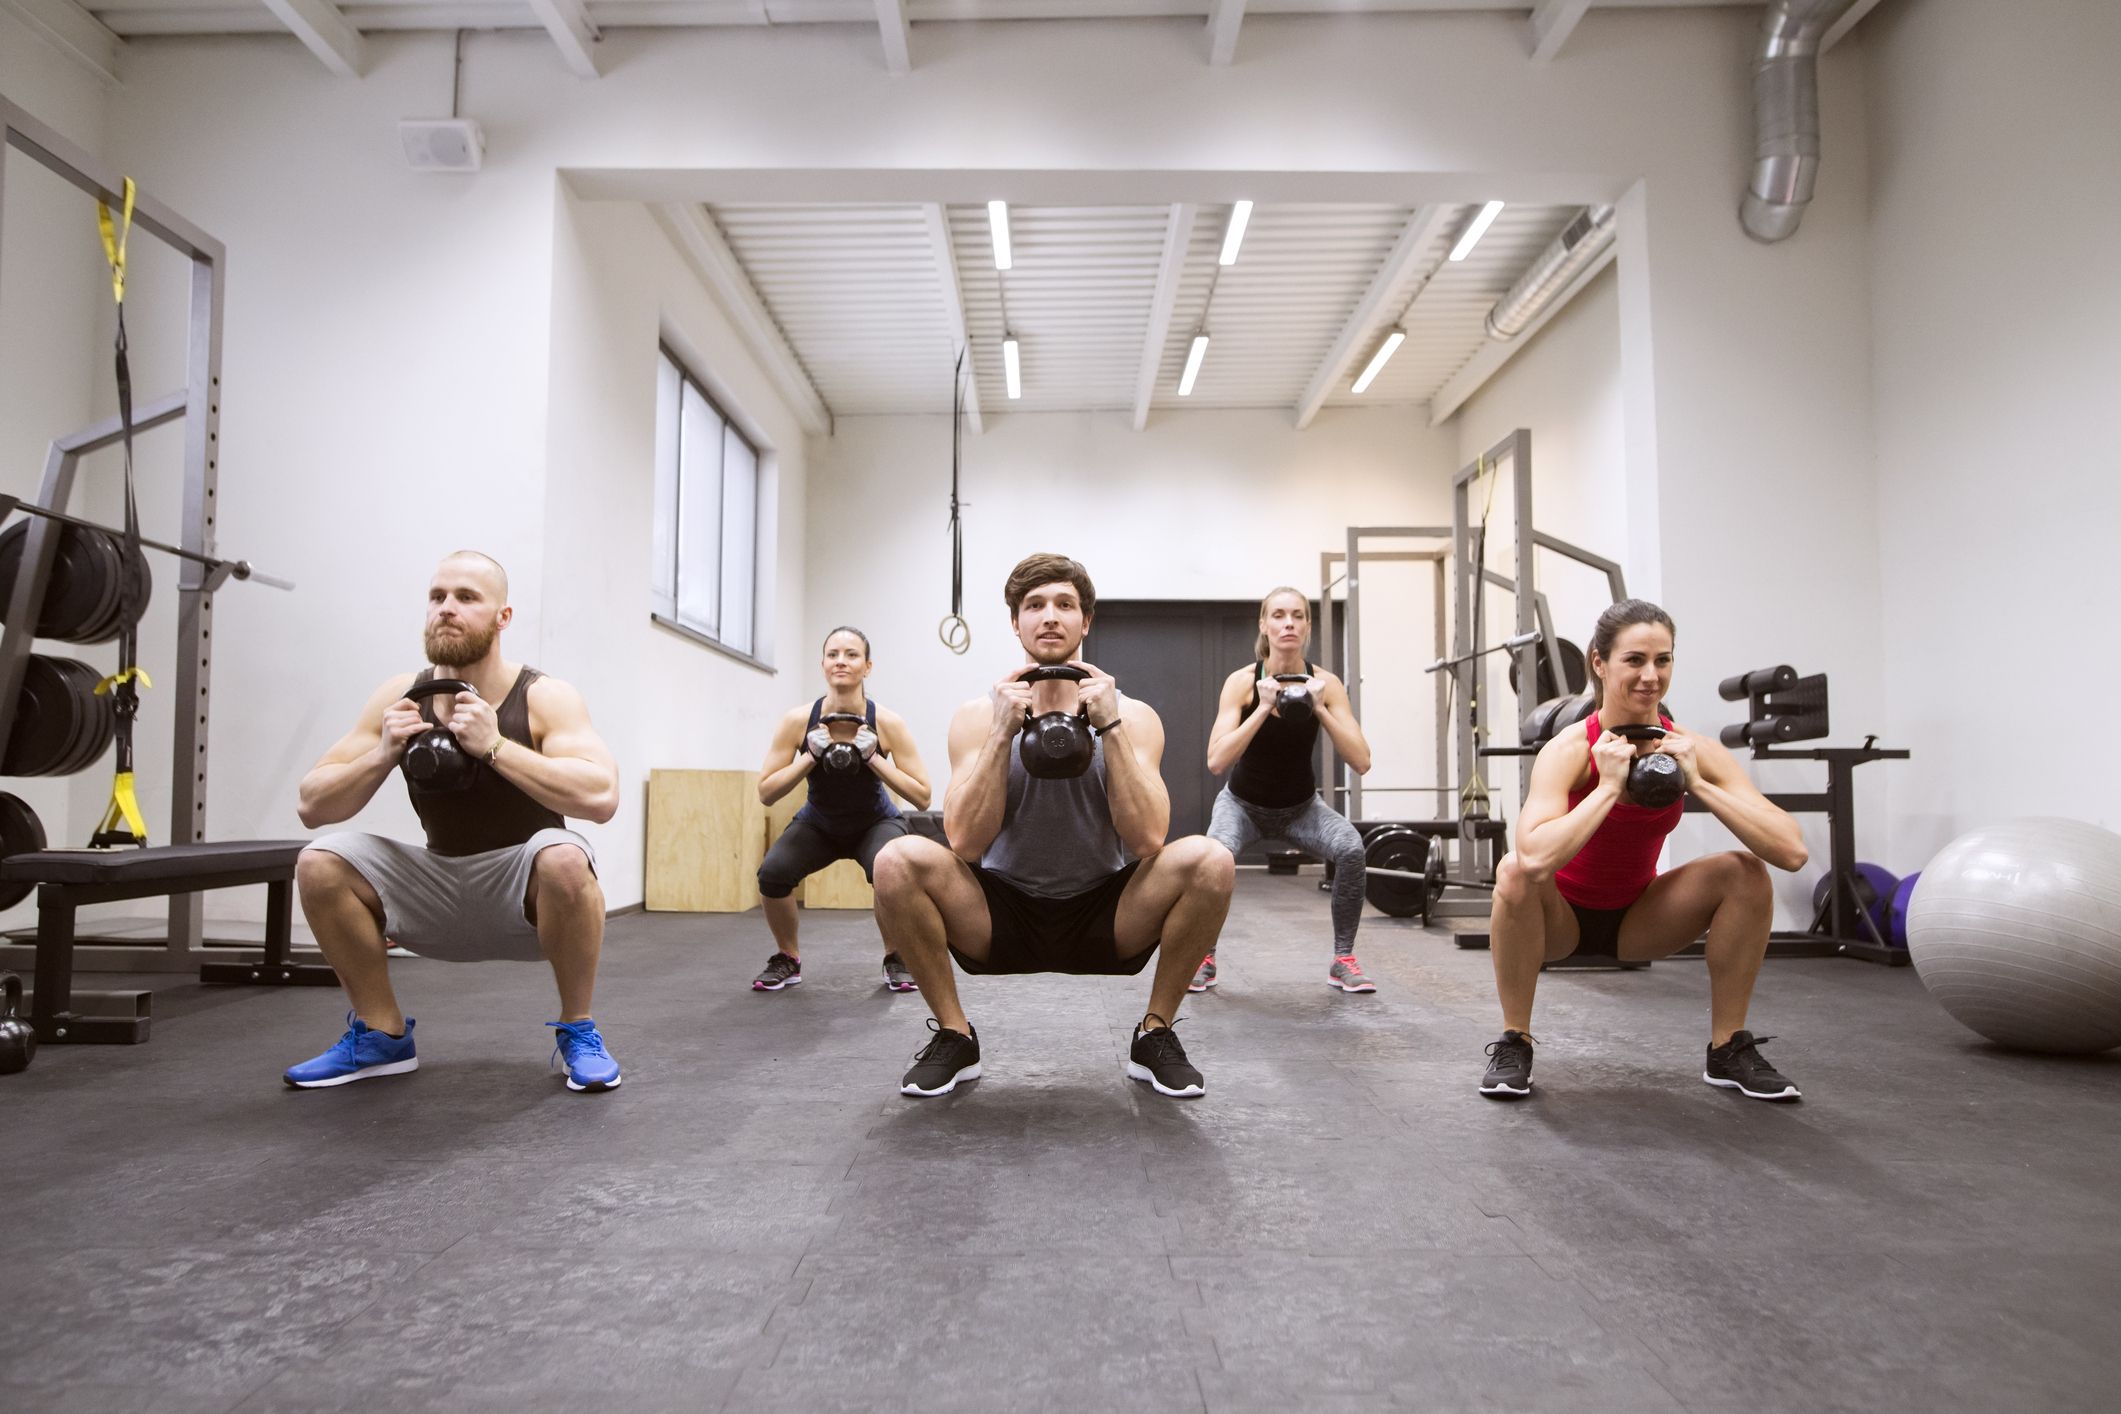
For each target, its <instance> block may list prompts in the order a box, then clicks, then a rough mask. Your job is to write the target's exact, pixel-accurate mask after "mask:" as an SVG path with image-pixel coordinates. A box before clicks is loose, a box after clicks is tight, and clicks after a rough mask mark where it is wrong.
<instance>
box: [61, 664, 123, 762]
mask: <svg viewBox="0 0 2121 1414" xmlns="http://www.w3.org/2000/svg"><path fill="white" fill-rule="evenodd" d="M58 661H59V662H60V664H61V665H62V666H63V668H64V670H65V672H66V673H67V675H68V676H69V677H70V678H71V679H72V681H73V684H74V702H75V710H76V714H77V715H78V717H79V718H80V722H81V735H80V739H79V741H78V742H77V744H76V746H77V749H76V750H75V751H74V753H73V754H72V755H70V756H69V757H68V758H67V761H66V771H65V774H67V775H72V774H74V773H75V772H77V771H85V770H87V769H88V768H89V767H91V766H93V765H95V764H96V759H97V758H98V757H100V756H101V755H102V754H103V753H104V752H106V751H108V750H110V744H111V742H112V741H113V740H114V739H116V737H117V735H118V704H117V702H116V701H115V700H114V699H112V698H111V697H109V696H103V697H98V696H96V684H97V683H99V682H101V681H102V680H103V675H102V674H101V673H99V672H97V671H96V670H95V669H94V668H92V667H90V666H89V665H88V664H86V663H83V662H80V661H78V660H76V659H73V658H62V659H59V660H58Z"/></svg>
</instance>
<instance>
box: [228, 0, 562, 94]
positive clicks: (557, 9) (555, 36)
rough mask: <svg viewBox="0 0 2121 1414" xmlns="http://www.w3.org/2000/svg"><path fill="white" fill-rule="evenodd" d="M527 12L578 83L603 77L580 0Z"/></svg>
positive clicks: (540, 2)
mask: <svg viewBox="0 0 2121 1414" xmlns="http://www.w3.org/2000/svg"><path fill="white" fill-rule="evenodd" d="M267 3H268V4H269V3H271V0H267ZM530 12H531V13H532V14H534V15H536V16H537V17H538V23H539V24H542V25H543V26H545V33H547V34H549V35H551V36H552V42H553V43H554V44H556V45H558V46H559V49H560V59H561V61H562V62H563V63H565V64H566V65H567V71H568V72H569V73H571V74H573V75H574V76H575V77H576V78H578V79H593V78H599V77H602V74H603V70H601V69H599V68H598V67H597V52H596V43H597V41H598V40H599V39H601V38H603V36H602V35H601V34H599V33H598V32H597V27H596V25H595V24H593V23H592V22H591V21H590V18H589V8H588V6H586V5H584V4H583V3H582V0H530Z"/></svg>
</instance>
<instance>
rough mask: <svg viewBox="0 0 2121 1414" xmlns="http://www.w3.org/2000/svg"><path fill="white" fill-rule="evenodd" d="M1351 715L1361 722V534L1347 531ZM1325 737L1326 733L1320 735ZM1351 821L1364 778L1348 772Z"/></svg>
mask: <svg viewBox="0 0 2121 1414" xmlns="http://www.w3.org/2000/svg"><path fill="white" fill-rule="evenodd" d="M1347 564H1348V616H1347V625H1348V643H1347V648H1348V671H1347V672H1346V673H1344V674H1343V675H1342V678H1343V681H1345V683H1346V684H1347V688H1348V711H1349V712H1350V713H1352V714H1353V715H1354V717H1355V720H1356V721H1358V722H1359V721H1361V720H1362V531H1361V530H1360V529H1358V528H1357V527H1355V526H1352V525H1351V526H1349V527H1348V560H1347ZM1320 735H1321V736H1323V735H1324V733H1323V732H1321V733H1320ZM1347 801H1348V818H1349V819H1350V820H1360V819H1361V818H1362V777H1361V776H1358V775H1356V774H1355V773H1354V772H1353V771H1350V772H1348V795H1347Z"/></svg>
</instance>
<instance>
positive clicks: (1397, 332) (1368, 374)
mask: <svg viewBox="0 0 2121 1414" xmlns="http://www.w3.org/2000/svg"><path fill="white" fill-rule="evenodd" d="M1406 341H1407V331H1406V330H1404V329H1394V330H1393V331H1392V332H1391V333H1389V334H1387V335H1385V341H1384V342H1383V343H1382V344H1379V345H1378V346H1377V352H1376V353H1374V354H1371V355H1370V361H1369V362H1368V363H1367V364H1365V365H1363V370H1362V376H1361V377H1360V378H1357V379H1356V380H1355V386H1354V388H1353V389H1351V390H1350V391H1352V392H1357V393H1360V392H1362V391H1363V390H1364V389H1365V388H1368V387H1369V386H1370V383H1371V381H1372V380H1374V379H1375V378H1376V377H1377V375H1378V374H1379V373H1380V372H1381V371H1382V370H1383V369H1384V366H1385V365H1386V364H1388V363H1390V362H1391V361H1392V355H1393V354H1395V353H1397V352H1399V346H1400V345H1401V344H1403V343H1405V342H1406Z"/></svg>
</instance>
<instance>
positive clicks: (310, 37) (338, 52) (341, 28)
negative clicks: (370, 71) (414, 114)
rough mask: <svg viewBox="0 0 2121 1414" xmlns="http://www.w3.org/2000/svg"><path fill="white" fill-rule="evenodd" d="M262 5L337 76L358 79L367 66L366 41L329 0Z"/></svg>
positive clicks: (270, 1) (275, 1) (291, 0)
mask: <svg viewBox="0 0 2121 1414" xmlns="http://www.w3.org/2000/svg"><path fill="white" fill-rule="evenodd" d="M265 8H266V9H268V10H270V11H272V12H273V17H274V18H275V19H277V20H279V22H280V23H281V24H283V25H286V26H287V29H288V32H289V33H291V34H292V35H294V37H295V38H296V39H299V40H301V41H302V45H303V47H304V48H305V49H307V50H309V52H310V53H312V54H314V55H316V56H317V57H318V58H319V59H321V60H323V61H324V67H325V68H327V69H329V70H331V71H332V72H333V73H335V74H337V75H338V76H339V77H340V78H342V79H357V78H359V77H361V71H362V70H363V69H365V68H367V67H368V41H367V40H365V39H363V38H361V32H360V31H359V30H357V29H355V28H354V27H353V26H352V25H350V24H348V23H347V22H346V16H344V15H342V14H340V13H339V7H338V6H337V5H334V4H332V3H331V0H265Z"/></svg>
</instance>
